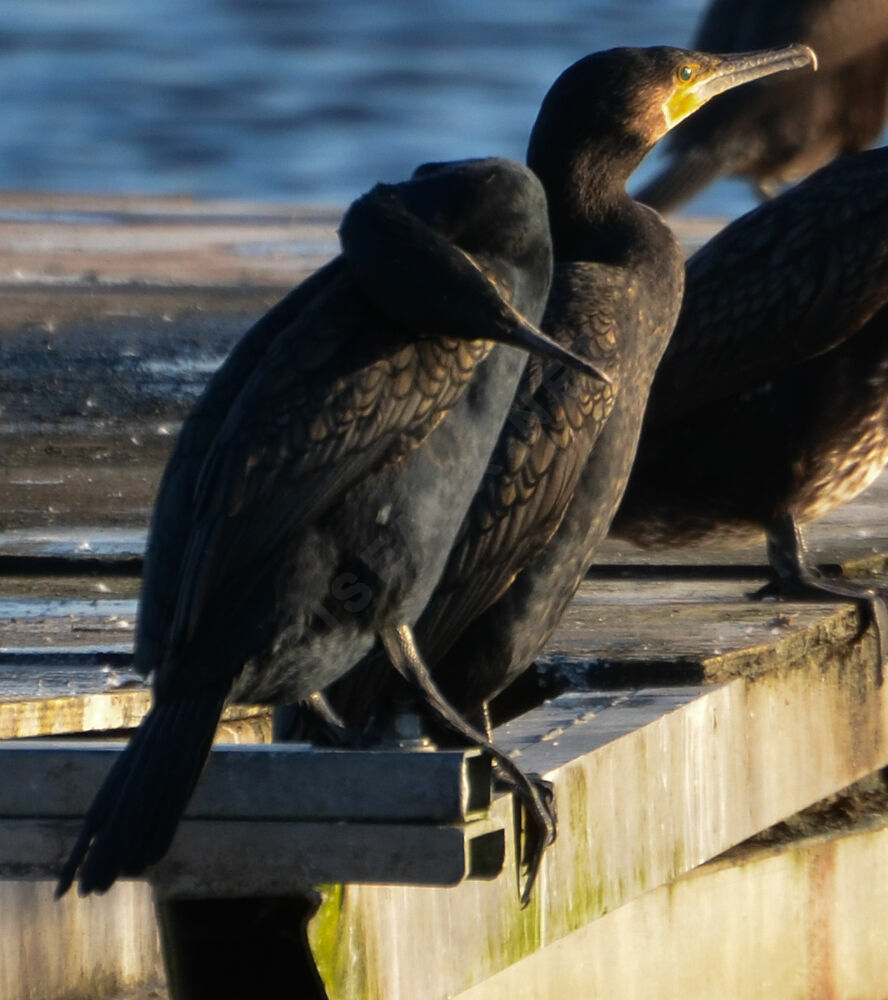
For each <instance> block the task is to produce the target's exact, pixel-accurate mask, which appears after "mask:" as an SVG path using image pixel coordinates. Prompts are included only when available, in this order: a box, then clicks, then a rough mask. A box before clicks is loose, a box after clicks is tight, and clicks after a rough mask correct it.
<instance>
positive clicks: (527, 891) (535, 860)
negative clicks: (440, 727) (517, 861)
mask: <svg viewBox="0 0 888 1000" xmlns="http://www.w3.org/2000/svg"><path fill="white" fill-rule="evenodd" d="M379 638H380V640H381V641H382V644H383V646H384V647H385V651H386V653H387V654H388V657H389V659H390V660H391V662H392V666H394V667H395V669H396V670H397V671H398V672H399V673H400V674H401V675H402V676H403V677H405V678H406V679H407V680H408V681H411V682H413V683H414V684H416V686H417V687H418V688H419V689H420V690H421V691H422V693H423V696H424V698H425V700H426V703H427V704H428V706H429V707H430V708H431V709H432V710H433V711H434V712H435V714H436V715H437V716H438V717H439V718H440V719H441V721H442V722H444V723H445V724H446V725H447V726H448V727H449V728H450V729H452V730H453V731H454V732H456V733H458V734H459V735H460V736H462V737H463V738H464V739H466V740H468V741H469V742H470V743H472V744H474V745H476V746H478V747H480V748H481V749H482V750H484V751H485V752H486V753H488V754H489V755H490V756H491V758H492V759H493V761H494V763H495V764H496V765H497V767H498V768H499V769H500V773H501V774H502V775H503V776H504V777H506V778H507V780H508V782H509V784H510V786H511V787H512V789H513V791H514V793H515V795H516V797H517V798H518V799H519V800H520V801H521V803H522V805H523V806H524V808H525V810H526V813H527V816H528V821H529V827H532V828H533V829H532V830H531V829H530V828H529V829H528V831H527V843H526V851H525V853H526V855H527V856H526V857H525V858H523V859H522V860H523V861H524V863H525V864H526V866H527V877H526V880H525V883H524V888H523V889H522V890H521V905H522V906H527V904H528V903H529V902H530V896H531V892H532V890H533V886H534V883H535V881H536V877H537V874H538V873H539V868H540V862H541V861H542V858H543V852H544V851H545V849H546V848H547V847H548V846H549V845H550V844H551V843H553V842H554V840H555V809H554V800H553V798H552V797H551V796H547V798H548V799H549V801H545V799H544V794H543V790H542V789H541V788H540V787H539V786H538V785H537V784H536V783H535V782H534V781H533V780H532V779H531V778H530V777H529V776H528V775H526V774H525V773H524V772H523V771H522V770H521V768H520V767H518V765H517V764H516V763H515V762H514V761H513V760H512V759H511V757H508V756H507V755H506V754H505V753H503V751H502V750H500V749H499V748H498V747H497V746H496V745H495V744H493V743H492V742H491V741H490V740H489V739H488V738H487V736H485V734H484V733H482V732H481V731H480V730H479V729H477V728H475V727H474V726H472V725H470V724H469V723H468V722H466V720H465V719H464V718H463V717H462V716H461V715H460V714H459V712H457V711H456V709H455V708H454V707H453V706H452V705H451V704H450V703H449V702H448V701H446V699H445V698H444V696H443V695H442V694H441V692H440V691H439V690H438V688H437V685H436V684H435V682H434V680H433V679H432V676H431V674H430V673H429V670H428V667H427V666H426V665H425V662H424V661H423V658H422V656H421V655H420V652H419V650H418V649H417V647H416V642H415V640H414V638H413V629H411V628H410V626H409V625H398V626H396V627H393V628H388V629H384V630H382V631H381V632H380V635H379Z"/></svg>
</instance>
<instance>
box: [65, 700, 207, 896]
mask: <svg viewBox="0 0 888 1000" xmlns="http://www.w3.org/2000/svg"><path fill="white" fill-rule="evenodd" d="M223 704H224V698H221V697H220V698H212V697H209V698H193V699H187V700H182V701H176V702H171V703H169V704H162V705H155V706H154V707H153V708H152V709H151V711H150V712H149V713H148V715H146V716H145V718H144V719H143V720H142V724H141V725H140V726H139V728H138V729H137V730H136V732H135V733H134V735H133V737H132V739H131V740H130V742H129V745H128V746H127V748H126V750H124V752H123V753H122V754H121V755H120V757H119V758H118V759H117V761H116V762H115V764H114V766H113V767H112V768H111V771H110V772H109V774H108V777H107V778H106V779H105V781H104V783H103V784H102V787H101V788H100V789H99V792H98V794H97V795H96V797H95V799H94V801H93V804H92V805H91V806H90V809H89V812H88V813H87V814H86V818H85V819H84V822H83V828H82V829H81V831H80V835H79V837H78V838H77V841H76V843H75V844H74V847H73V849H72V850H71V854H70V856H69V858H68V860H67V862H66V863H65V865H64V867H63V868H62V872H61V874H60V876H59V881H58V884H57V886H56V897H59V896H62V895H64V894H65V893H66V892H67V891H68V889H69V888H70V887H71V885H72V883H73V882H74V879H75V877H76V876H77V873H78V870H79V872H80V878H79V891H80V893H81V895H86V894H87V893H90V892H105V891H106V890H107V889H108V888H110V886H111V885H112V883H113V882H114V880H115V879H117V878H118V877H119V876H121V875H139V874H141V873H142V872H143V871H144V870H145V869H146V868H147V867H148V866H149V865H152V864H154V863H155V862H156V861H159V860H160V859H161V858H162V857H163V855H164V854H165V853H166V851H167V849H168V848H169V846H170V843H171V841H172V839H173V836H174V834H175V832H176V827H177V826H178V824H179V820H180V819H181V817H182V813H183V812H184V811H185V806H186V805H187V803H188V799H189V798H190V796H191V793H192V791H193V790H194V786H195V785H196V784H197V779H198V778H199V777H200V773H201V770H202V769H203V765H204V762H205V761H206V758H207V755H208V754H209V752H210V747H211V745H212V742H213V735H214V734H215V731H216V724H217V722H218V721H219V716H220V714H221V712H222V706H223Z"/></svg>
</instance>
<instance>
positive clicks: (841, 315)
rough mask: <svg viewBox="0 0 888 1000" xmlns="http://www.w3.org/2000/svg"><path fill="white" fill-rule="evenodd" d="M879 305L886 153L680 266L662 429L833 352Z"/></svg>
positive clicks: (819, 181)
mask: <svg viewBox="0 0 888 1000" xmlns="http://www.w3.org/2000/svg"><path fill="white" fill-rule="evenodd" d="M886 302H888V148H883V149H876V150H871V151H868V152H865V153H859V154H857V155H856V156H854V157H848V158H847V159H844V160H839V161H837V162H835V163H833V164H830V165H829V166H827V167H824V168H823V169H821V170H820V171H818V172H817V173H815V174H812V175H811V176H810V177H809V178H808V179H807V180H805V181H803V182H802V183H800V184H799V185H798V186H796V187H795V188H792V189H790V190H788V191H786V192H784V193H783V194H782V195H780V197H779V198H775V199H774V200H773V201H771V202H767V203H765V204H763V205H760V206H759V207H758V208H756V209H754V210H753V211H751V212H749V213H748V214H747V215H745V216H743V217H742V218H740V219H738V220H737V221H736V222H733V223H732V224H731V225H729V226H727V227H726V228H725V229H723V230H722V231H721V232H720V233H718V234H717V235H716V236H715V237H714V238H713V239H712V240H710V241H709V242H708V243H707V244H706V245H705V246H704V247H702V248H701V249H700V250H698V251H697V253H696V254H694V256H693V257H692V258H691V259H690V260H689V261H688V264H687V280H686V284H685V294H684V302H683V305H682V311H681V316H680V317H679V321H678V325H677V326H676V329H675V332H674V334H673V336H672V339H671V341H670V343H669V346H668V348H667V349H666V353H665V354H664V357H663V361H662V363H661V365H660V368H659V369H658V372H657V377H656V379H655V380H654V385H653V388H652V391H651V397H650V401H649V404H648V420H650V421H656V422H660V421H662V420H668V419H670V418H671V417H673V416H678V415H680V414H681V413H684V412H688V411H690V410H692V409H695V408H697V407H698V406H700V405H701V404H703V403H705V402H708V401H711V400H715V399H720V398H724V397H726V396H728V395H730V394H732V393H735V392H742V391H745V390H751V389H754V388H755V387H756V385H757V384H759V383H760V382H762V381H764V380H766V379H767V377H768V376H769V375H771V374H774V373H775V372H777V371H779V370H782V369H786V368H790V367H792V366H794V365H796V364H800V363H802V362H804V361H806V360H808V359H810V358H813V357H816V356H817V355H820V354H822V353H824V352H825V351H827V350H830V349H831V348H833V347H835V346H836V345H838V344H840V343H842V342H843V341H844V340H846V339H847V338H848V337H851V336H853V334H854V333H855V332H856V331H857V330H859V329H860V328H861V327H862V326H863V324H864V323H865V322H866V321H867V320H868V319H869V318H870V317H871V316H872V315H873V314H874V313H875V312H876V311H877V310H878V309H880V308H882V306H884V305H885V303H886Z"/></svg>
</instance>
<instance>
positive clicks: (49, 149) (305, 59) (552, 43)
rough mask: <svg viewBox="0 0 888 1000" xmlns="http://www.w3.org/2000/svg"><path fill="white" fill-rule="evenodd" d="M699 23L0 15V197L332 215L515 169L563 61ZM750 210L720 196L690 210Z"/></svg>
mask: <svg viewBox="0 0 888 1000" xmlns="http://www.w3.org/2000/svg"><path fill="white" fill-rule="evenodd" d="M703 6H704V3H703V0H587V2H585V3H582V2H572V0H549V2H546V3H540V2H539V0H532V2H530V0H483V2H479V0H430V2H428V3H417V2H416V0H326V2H325V0H76V2H73V0H28V2H27V3H26V2H23V0H0V93H2V94H3V97H4V100H3V114H2V118H0V188H6V189H15V190H62V191H66V190H68V191H106V192H132V193H181V192H184V193H190V194H194V195H196V196H199V197H209V196H222V197H231V198H249V199H266V200H296V201H302V202H328V203H329V202H337V203H339V202H345V201H347V200H350V199H351V198H353V197H354V196H355V195H356V194H358V193H359V192H361V191H362V190H364V189H366V188H367V187H368V186H369V185H370V184H372V183H373V182H374V181H376V180H379V179H384V180H395V179H399V178H402V177H404V176H405V175H406V174H408V173H409V172H410V171H411V170H412V169H413V167H414V166H415V165H416V164H417V163H420V162H422V161H424V160H430V159H450V158H456V157H462V156H473V155H486V154H492V153H496V154H503V155H509V156H513V157H516V158H522V157H523V154H524V149H525V145H526V140H527V134H528V131H529V128H530V125H531V124H532V122H533V119H534V116H535V114H536V109H537V107H538V106H539V102H540V100H541V98H542V96H543V94H544V93H545V91H546V89H547V88H548V86H549V85H550V84H551V82H552V81H553V79H554V78H555V77H556V76H557V75H558V73H559V72H560V71H561V70H562V69H564V68H565V67H566V66H567V65H568V64H569V63H571V62H572V61H574V60H575V59H577V58H579V57H580V56H582V55H584V54H586V53H587V52H589V51H592V50H595V49H600V48H607V47H609V46H612V45H620V44H630V45H646V44H660V43H668V44H679V45H680V44H687V43H688V42H689V40H690V38H691V34H692V31H693V28H694V25H695V24H696V21H697V19H698V17H699V15H700V12H701V10H702V8H703ZM642 169H643V170H644V169H645V168H642ZM751 204H752V201H751V199H750V197H749V195H748V194H747V191H746V189H745V187H744V186H743V185H741V184H739V183H737V182H734V183H724V184H721V185H719V186H718V187H717V188H716V189H714V190H713V191H711V192H709V193H708V194H706V195H704V196H703V198H702V199H701V200H700V201H698V202H697V204H696V205H695V209H696V210H698V211H710V212H716V213H730V214H735V213H736V212H738V211H741V210H743V209H745V208H746V207H749V206H750V205H751Z"/></svg>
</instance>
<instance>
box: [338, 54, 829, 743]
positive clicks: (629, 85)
mask: <svg viewBox="0 0 888 1000" xmlns="http://www.w3.org/2000/svg"><path fill="white" fill-rule="evenodd" d="M812 61H813V55H812V53H811V52H810V51H809V50H807V49H805V48H804V47H793V48H789V49H785V50H781V51H780V52H768V53H755V54H750V55H748V56H745V57H735V58H723V57H715V56H710V55H706V54H704V53H700V52H688V51H683V50H679V49H672V48H651V49H616V50H612V51H608V52H601V53H596V54H594V55H591V56H588V57H587V58H585V59H582V60H580V61H579V62H578V63H576V64H574V65H573V66H571V67H570V68H569V69H567V70H566V71H565V72H564V74H562V76H561V77H560V78H559V79H558V80H557V81H556V83H555V84H554V85H553V87H552V89H551V90H550V91H549V93H548V95H547V96H546V99H545V100H544V102H543V105H542V107H541V109H540V113H539V117H538V118H537V121H536V124H535V126H534V129H533V133H532V136H531V140H530V145H529V149H528V164H529V165H530V166H531V167H532V168H533V169H534V171H536V172H537V173H538V175H539V176H540V178H541V179H542V181H543V184H544V186H545V188H546V193H547V196H548V199H549V213H550V220H551V226H552V234H553V241H554V245H555V257H556V267H555V277H554V281H553V289H552V293H551V294H550V298H549V304H548V306H547V308H546V314H545V316H544V319H543V325H544V327H545V329H547V330H548V331H549V332H550V333H551V334H552V335H553V336H554V337H555V338H556V339H558V340H559V341H561V342H562V343H565V344H573V345H574V347H575V349H577V350H579V351H580V352H582V353H586V352H589V353H590V354H592V355H593V356H595V357H596V358H598V359H599V360H600V363H601V364H602V365H603V366H605V367H606V368H607V370H608V372H610V373H611V374H612V376H613V385H612V386H610V387H602V386H596V385H592V384H590V383H589V380H588V379H584V378H583V377H582V376H580V377H577V376H576V375H575V374H573V373H566V372H564V371H563V370H562V369H561V367H560V366H559V365H550V364H538V363H537V362H536V360H534V361H532V362H531V363H530V364H529V365H528V367H527V369H526V371H525V374H524V377H523V379H522V383H521V386H520V388H519V392H518V394H517V397H516V402H515V404H514V406H513V408H512V412H511V414H510V416H509V419H508V420H507V422H506V425H505V427H504V430H503V432H502V434H501V435H500V440H499V442H498V444H497V448H496V450H495V452H494V456H493V459H492V461H491V466H490V468H489V470H488V475H487V476H486V477H485V478H484V479H483V480H482V485H481V489H480V490H479V492H478V494H477V495H476V497H475V500H474V502H473V504H472V506H471V507H470V509H469V514H468V516H467V518H466V520H465V521H464V522H463V526H462V529H461V532H460V535H459V537H458V539H457V542H456V544H455V546H454V549H453V552H452V553H451V556H450V559H449V560H448V564H447V567H446V568H445V571H444V576H443V577H442V580H441V582H440V584H439V586H438V588H437V589H436V591H435V594H434V595H433V597H432V599H431V601H430V602H429V605H428V606H427V608H426V610H425V612H424V613H423V615H422V616H421V618H420V620H419V622H418V623H417V626H416V635H417V637H418V641H419V643H420V647H421V649H422V650H423V653H424V655H425V656H426V658H427V659H428V661H429V663H430V664H432V665H433V672H434V675H435V678H436V679H437V680H438V682H439V684H440V686H441V688H442V689H443V690H444V692H445V693H446V695H447V696H448V698H449V699H450V700H451V701H452V702H453V703H454V704H455V705H456V706H457V707H458V708H459V709H460V710H461V711H464V712H466V713H479V712H483V709H484V706H485V704H486V702H487V701H488V700H489V699H490V698H492V697H493V696H494V695H495V694H496V693H497V692H498V691H500V690H501V689H502V688H503V687H504V686H505V685H506V684H508V683H509V682H510V681H511V680H512V679H514V678H515V677H516V676H517V675H518V674H519V673H520V672H521V671H523V670H524V669H525V668H526V667H528V666H529V665H530V663H531V662H532V660H533V658H534V656H535V655H536V654H537V653H538V652H539V650H540V649H541V648H542V646H543V645H544V643H545V642H546V640H547V639H548V637H549V636H550V634H551V632H552V630H553V629H554V628H555V626H556V625H557V623H558V621H559V619H560V617H561V615H562V613H563V611H564V608H565V607H566V605H567V603H568V602H569V601H570V599H571V597H572V596H573V594H574V593H575V591H576V589H577V587H578V586H579V583H580V581H581V580H582V578H583V575H584V574H585V572H586V571H587V569H588V566H589V563H590V562H591V560H592V556H593V554H594V552H595V549H596V548H597V546H598V544H599V543H600V541H601V540H602V538H603V537H604V535H605V534H606V532H607V529H608V526H609V524H610V519H611V517H612V516H613V513H614V511H615V510H616V508H617V505H618V503H619V500H620V496H621V494H622V491H623V488H624V486H625V483H626V480H627V477H628V474H629V469H630V467H631V464H632V458H633V455H634V452H635V446H636V442H637V439H638V434H639V430H640V427H641V421H642V415H643V412H644V406H645V401H646V398H647V394H648V389H649V387H650V383H651V379H652V378H653V375H654V370H655V368H656V366H657V363H658V361H659V359H660V355H661V352H662V351H663V348H664V347H665V345H666V342H667V340H668V338H669V335H670V333H671V331H672V328H673V325H674V323H675V320H676V318H677V316H678V311H679V307H680V303H681V294H682V284H683V271H684V267H683V260H682V254H681V252H680V250H679V247H678V245H677V243H676V241H675V239H674V237H673V235H672V233H671V231H670V230H669V229H668V227H667V226H666V225H665V224H664V223H663V221H662V220H661V219H660V217H659V216H658V215H657V214H656V213H655V212H653V211H651V210H650V209H648V208H646V207H645V206H643V205H640V204H638V203H637V202H635V201H633V200H632V199H631V198H630V197H629V195H628V194H627V193H626V190H625V184H626V181H627V180H628V178H629V176H630V175H631V174H632V172H633V171H634V169H635V168H636V166H637V165H638V164H639V162H640V161H641V159H642V158H643V157H644V156H645V154H646V153H647V152H648V151H649V150H650V148H651V147H652V146H653V145H654V144H655V143H656V141H657V140H658V139H659V138H660V137H661V136H662V135H663V134H665V133H666V132H667V131H668V129H669V128H670V126H671V125H673V124H675V122H676V121H677V120H679V119H680V118H681V117H683V116H685V115H687V114H690V113H691V112H693V111H694V109H695V108H697V107H699V106H700V105H701V104H702V103H703V102H704V101H705V100H707V99H708V98H709V97H711V96H712V94H713V92H720V91H721V90H724V89H726V88H727V87H730V86H736V85H737V84H739V83H742V82H745V81H746V80H749V79H755V78H757V77H758V76H761V75H764V74H766V73H773V72H779V71H780V70H785V69H790V68H793V67H796V66H804V65H810V64H811V63H812ZM396 686H397V685H396V682H395V680H394V678H393V675H392V673H391V671H388V672H387V673H386V672H385V671H384V664H383V665H381V664H379V663H376V664H371V663H368V664H365V665H363V667H361V668H359V669H358V670H356V671H355V672H354V673H353V674H351V675H350V676H349V678H347V679H345V680H344V681H343V683H342V684H340V685H337V686H336V688H335V689H334V690H333V691H331V692H330V697H331V699H332V701H333V703H334V705H335V706H336V707H337V708H339V709H340V710H342V711H343V712H344V714H345V716H346V719H347V721H349V722H351V723H352V724H359V723H360V722H361V721H362V720H363V718H364V716H365V715H366V713H367V708H368V705H372V704H373V703H374V702H376V703H377V706H378V707H377V711H379V712H380V714H384V713H385V711H386V710H387V709H388V708H390V701H389V699H391V698H393V697H394V695H393V693H392V692H393V688H395V687H396ZM381 691H382V693H380V692H381Z"/></svg>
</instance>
